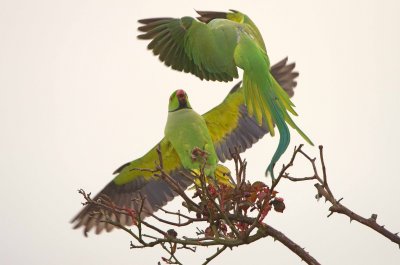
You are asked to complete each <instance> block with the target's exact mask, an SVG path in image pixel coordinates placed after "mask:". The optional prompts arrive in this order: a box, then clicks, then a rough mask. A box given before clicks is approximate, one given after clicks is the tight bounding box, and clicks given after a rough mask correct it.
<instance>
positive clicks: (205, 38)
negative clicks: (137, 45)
mask: <svg viewBox="0 0 400 265" xmlns="http://www.w3.org/2000/svg"><path fill="white" fill-rule="evenodd" d="M139 23H141V24H143V26H141V27H139V28H138V30H139V31H141V32H144V33H143V34H141V35H138V38H139V39H144V40H151V41H150V43H149V45H148V46H147V47H148V49H150V50H152V51H153V53H154V55H156V56H158V58H159V59H160V60H161V61H162V62H164V64H165V65H167V66H170V67H171V68H172V69H175V70H178V71H184V72H186V73H188V72H190V73H192V74H194V75H196V76H197V77H199V78H200V79H202V80H203V79H205V80H213V81H215V80H217V81H225V82H226V81H231V80H233V78H237V77H238V72H237V68H236V65H235V62H234V60H233V50H234V48H235V46H236V38H237V36H236V31H234V30H232V31H228V32H227V31H224V30H219V29H212V28H211V27H209V25H207V24H205V23H203V22H199V21H197V20H195V19H194V18H191V17H183V18H181V19H176V18H149V19H141V20H139Z"/></svg>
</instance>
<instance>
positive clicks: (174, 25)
mask: <svg viewBox="0 0 400 265" xmlns="http://www.w3.org/2000/svg"><path fill="white" fill-rule="evenodd" d="M198 14H199V15H200V17H198V20H196V19H195V18H192V17H182V18H180V19H179V18H149V19H142V20H139V22H140V23H142V24H144V25H143V26H141V27H139V30H140V31H142V32H145V33H144V34H141V35H139V36H138V38H139V39H146V40H151V42H150V43H149V45H148V48H149V49H151V50H153V53H154V54H155V55H158V56H159V59H160V60H161V61H163V62H164V63H165V65H167V66H170V67H172V68H173V69H175V70H179V71H184V72H190V73H192V74H194V75H196V76H198V77H199V78H200V79H206V80H217V81H225V82H226V81H231V80H233V78H237V77H238V72H237V67H239V68H241V69H243V85H242V86H243V89H244V99H245V104H246V107H247V111H248V113H249V115H250V116H252V117H254V118H255V119H256V121H257V122H258V124H259V125H262V124H263V123H266V124H267V126H268V130H269V132H270V134H271V136H274V135H275V131H274V125H275V124H276V126H277V128H278V130H279V134H280V138H279V144H278V147H277V150H276V151H275V153H274V155H273V157H272V159H271V162H270V164H269V166H268V168H267V171H266V174H267V173H268V172H269V173H270V174H271V176H272V178H274V174H273V167H274V165H275V164H276V162H277V161H278V160H279V158H280V157H281V155H282V154H283V153H284V152H285V151H286V149H287V147H288V145H289V142H290V131H289V128H288V126H287V124H289V125H290V126H292V127H293V128H294V129H295V130H297V132H298V133H299V134H300V135H301V136H302V137H303V138H304V139H305V140H306V141H307V142H308V143H310V144H312V142H311V140H310V139H309V138H308V137H307V136H306V135H305V134H304V133H303V132H302V131H301V130H300V128H299V127H298V126H297V125H296V124H295V123H294V122H293V120H292V118H291V117H290V115H289V112H290V113H292V114H293V115H297V113H296V112H295V111H294V109H293V107H294V104H293V103H292V102H291V101H290V99H289V97H288V95H287V94H286V93H285V92H284V90H283V89H282V87H281V86H280V85H279V83H278V82H277V81H276V79H275V78H274V76H273V75H272V74H271V72H270V62H269V58H268V55H267V51H266V48H265V44H264V41H263V39H262V37H261V34H260V32H259V30H258V28H257V27H256V25H255V24H254V23H253V22H252V21H251V19H250V18H249V17H248V16H247V15H245V14H243V13H240V12H238V11H234V10H232V12H231V13H224V12H209V11H199V12H198Z"/></svg>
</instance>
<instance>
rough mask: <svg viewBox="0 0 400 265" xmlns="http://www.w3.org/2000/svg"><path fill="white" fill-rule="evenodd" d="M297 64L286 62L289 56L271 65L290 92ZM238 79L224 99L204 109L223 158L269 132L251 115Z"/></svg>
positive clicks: (289, 92)
mask: <svg viewBox="0 0 400 265" xmlns="http://www.w3.org/2000/svg"><path fill="white" fill-rule="evenodd" d="M294 68H295V64H294V63H291V64H287V58H285V59H283V60H282V61H280V62H278V63H277V64H275V65H274V66H272V67H271V69H270V72H271V74H272V75H273V76H274V78H275V79H276V81H277V82H278V83H279V84H280V85H281V86H282V88H283V89H284V90H285V91H286V93H287V94H288V95H289V96H293V95H294V88H295V87H296V85H297V82H296V81H295V79H296V77H297V76H298V75H299V73H298V72H295V71H293V70H294ZM240 85H241V83H238V84H237V85H236V86H235V87H234V88H233V89H232V90H231V91H230V92H229V94H228V96H227V97H226V98H225V99H224V101H223V102H222V103H221V104H219V105H218V106H216V107H215V108H213V109H212V110H210V111H208V112H207V113H205V114H204V115H203V116H204V119H205V121H206V124H207V126H208V130H209V131H210V134H211V137H212V139H213V142H214V146H215V149H216V152H217V155H218V158H219V160H220V161H222V162H224V161H225V160H230V159H232V156H231V152H234V151H235V149H237V150H238V151H239V152H240V153H241V152H244V151H245V150H246V149H248V148H250V147H251V146H252V145H253V144H254V143H256V142H257V141H258V140H259V139H261V138H262V137H263V136H264V135H265V134H266V133H268V126H267V125H266V124H265V123H264V124H263V125H262V126H259V125H258V122H257V121H256V120H255V119H254V118H253V117H252V116H249V114H248V112H247V108H246V106H245V102H244V93H243V88H242V87H241V86H240Z"/></svg>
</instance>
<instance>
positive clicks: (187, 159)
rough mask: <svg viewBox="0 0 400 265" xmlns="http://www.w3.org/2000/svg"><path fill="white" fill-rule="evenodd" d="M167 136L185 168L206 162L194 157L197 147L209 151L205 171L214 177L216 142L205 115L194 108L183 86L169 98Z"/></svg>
mask: <svg viewBox="0 0 400 265" xmlns="http://www.w3.org/2000/svg"><path fill="white" fill-rule="evenodd" d="M164 135H165V139H166V140H167V141H169V142H170V143H171V145H172V146H173V148H174V149H175V151H176V153H177V154H178V156H179V159H180V162H181V163H182V166H183V167H184V168H185V169H190V170H195V169H199V168H200V167H201V166H202V161H198V160H196V159H193V158H192V152H193V149H194V148H196V147H197V148H200V149H202V150H204V151H205V152H206V153H207V161H206V163H205V168H204V173H205V174H206V175H207V176H214V172H215V169H216V167H217V163H218V157H217V153H216V152H215V148H214V143H213V141H212V139H211V135H210V133H209V131H208V127H207V124H206V122H205V120H204V118H203V116H201V115H200V114H198V113H197V112H195V111H194V110H193V109H192V107H191V106H190V103H189V100H188V96H187V94H186V93H185V91H183V90H182V89H180V90H177V91H175V92H174V93H172V95H171V97H170V99H169V105H168V119H167V124H166V125H165V131H164Z"/></svg>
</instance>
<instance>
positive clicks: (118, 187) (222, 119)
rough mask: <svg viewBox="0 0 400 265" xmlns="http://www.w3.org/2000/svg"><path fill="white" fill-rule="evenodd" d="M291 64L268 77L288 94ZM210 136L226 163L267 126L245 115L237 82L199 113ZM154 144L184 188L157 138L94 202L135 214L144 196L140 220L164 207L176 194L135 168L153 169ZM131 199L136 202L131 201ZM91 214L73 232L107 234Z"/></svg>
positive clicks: (172, 157)
mask: <svg viewBox="0 0 400 265" xmlns="http://www.w3.org/2000/svg"><path fill="white" fill-rule="evenodd" d="M294 68H295V64H293V63H292V64H287V58H285V59H284V60H282V61H280V62H279V63H277V64H276V65H274V66H273V67H272V68H271V70H270V71H271V74H272V75H273V76H274V77H275V79H276V80H277V82H278V83H279V84H280V85H281V86H282V87H283V88H284V90H285V91H286V93H287V94H288V95H289V96H292V95H293V94H294V90H293V89H294V87H296V85H297V83H296V81H295V79H296V77H297V76H298V73H297V72H295V71H293V69H294ZM203 117H204V119H205V121H206V124H207V127H208V129H209V132H210V135H211V138H212V140H213V143H214V146H215V148H216V152H217V155H218V158H219V160H220V161H222V162H224V161H225V160H227V159H228V160H229V159H231V158H232V157H231V152H233V151H234V150H235V149H237V150H239V152H243V151H245V150H246V149H247V148H250V147H251V146H252V145H253V144H254V143H256V142H257V141H258V140H259V139H261V138H262V137H263V136H264V135H265V134H266V133H268V127H267V125H266V124H265V123H264V124H263V125H262V126H259V125H258V123H257V121H256V120H255V119H254V118H253V117H252V116H249V115H248V112H247V109H246V106H245V101H244V92H243V87H241V83H240V82H239V83H238V84H237V85H236V86H234V88H233V89H232V90H231V91H230V93H229V94H228V96H227V97H226V98H225V99H224V101H223V102H222V103H221V104H219V105H218V106H216V107H215V108H213V109H212V110H210V111H208V112H207V113H205V114H204V115H203ZM158 146H160V148H161V152H162V155H163V157H162V158H163V165H164V170H165V171H166V172H167V173H169V174H170V175H171V176H172V177H173V178H174V179H175V180H176V181H177V182H178V183H179V184H180V185H181V188H182V189H186V188H187V187H188V186H189V185H191V181H190V180H188V179H187V178H184V177H182V172H183V171H185V169H184V168H183V166H182V165H181V162H180V160H179V157H178V155H177V153H176V152H175V150H174V149H173V148H172V145H171V144H170V143H169V142H168V141H166V140H165V139H163V140H161V142H160V143H159V145H156V146H155V147H154V148H153V149H151V150H150V151H149V152H148V153H147V154H145V155H144V156H143V157H141V158H139V159H136V160H134V161H132V162H129V163H126V164H124V165H122V166H121V167H119V168H118V169H117V170H116V171H115V172H114V174H118V175H117V176H116V177H115V178H114V179H113V180H112V181H111V182H110V183H108V184H107V185H106V186H105V187H104V188H103V189H102V190H101V191H100V192H99V193H98V194H97V195H96V196H95V198H94V200H96V199H97V198H99V196H100V195H106V196H108V197H109V198H110V199H111V200H112V201H113V202H114V203H115V205H116V206H118V207H129V208H132V209H136V210H138V209H139V207H140V205H139V199H140V196H141V195H142V196H143V197H146V200H145V204H144V205H143V212H142V217H146V216H148V215H150V214H151V213H153V212H154V211H156V210H157V209H158V208H160V207H162V206H164V205H165V204H166V203H167V202H168V201H170V200H172V199H173V198H174V197H175V196H176V193H175V192H173V191H172V189H171V188H170V186H169V185H168V184H166V183H165V182H164V181H163V180H161V179H158V178H156V177H154V175H153V174H152V173H150V172H145V171H140V170H138V169H140V168H141V169H143V168H147V169H153V168H154V163H155V161H158V154H157V148H158ZM135 199H136V200H135ZM94 211H96V207H94V206H86V207H84V208H83V209H82V210H81V211H80V212H79V213H78V214H77V215H76V216H75V217H74V218H73V219H72V221H71V222H73V223H75V226H74V228H79V227H84V233H85V234H87V232H89V231H90V230H91V229H93V228H95V232H96V233H97V234H98V233H100V232H101V231H103V230H106V231H111V230H112V229H113V228H114V226H112V225H110V224H106V223H104V222H99V219H100V218H101V217H102V215H101V213H97V214H94V215H93V214H92V213H93V212H94ZM107 214H111V218H112V219H114V220H117V219H118V220H119V221H120V222H121V224H122V225H131V224H132V220H131V218H129V217H127V216H124V215H115V214H112V213H111V212H108V213H107Z"/></svg>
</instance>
